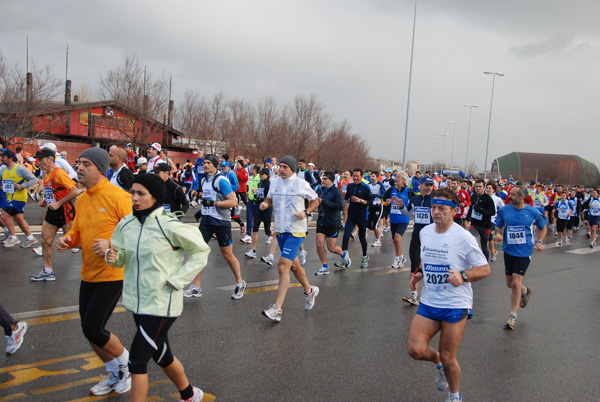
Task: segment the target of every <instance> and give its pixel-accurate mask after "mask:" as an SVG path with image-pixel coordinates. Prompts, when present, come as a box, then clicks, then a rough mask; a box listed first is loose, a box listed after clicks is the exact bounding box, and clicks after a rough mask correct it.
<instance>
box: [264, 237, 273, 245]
mask: <svg viewBox="0 0 600 402" xmlns="http://www.w3.org/2000/svg"><path fill="white" fill-rule="evenodd" d="M272 237H273V236H267V241H266V242H265V243H267V244H271V238H272Z"/></svg>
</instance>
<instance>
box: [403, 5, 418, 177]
mask: <svg viewBox="0 0 600 402" xmlns="http://www.w3.org/2000/svg"><path fill="white" fill-rule="evenodd" d="M417 1H418V0H415V15H414V17H413V32H412V45H411V47H410V69H409V73H408V99H407V101H406V122H405V123H404V151H402V170H403V171H406V144H407V141H408V111H409V110H410V87H411V83H412V65H413V54H414V50H415V27H416V25H417Z"/></svg>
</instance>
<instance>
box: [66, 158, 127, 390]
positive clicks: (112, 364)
mask: <svg viewBox="0 0 600 402" xmlns="http://www.w3.org/2000/svg"><path fill="white" fill-rule="evenodd" d="M79 161H80V164H79V169H78V170H77V178H78V179H79V183H80V184H81V185H82V186H83V187H84V188H85V189H86V191H84V192H83V193H82V194H81V195H80V196H79V197H78V198H77V201H76V202H75V210H76V211H77V215H76V216H75V219H74V220H73V226H72V227H71V230H69V231H68V232H67V234H65V236H64V237H59V238H58V239H56V245H55V247H56V249H57V250H58V251H60V252H63V251H65V250H67V249H69V248H74V247H80V248H81V252H82V256H81V258H82V266H81V284H80V287H79V315H80V316H81V327H82V329H83V334H84V335H85V337H86V338H87V340H88V341H89V342H90V345H91V346H92V349H93V350H94V352H96V354H97V355H98V357H99V358H100V359H101V360H102V361H103V362H104V366H105V368H106V371H108V373H109V376H108V377H105V378H103V379H102V381H100V382H99V383H98V384H96V385H94V386H93V387H92V388H91V389H90V393H91V394H92V395H106V394H109V393H111V392H112V391H115V392H116V393H118V394H122V393H125V392H127V391H129V389H130V388H131V377H130V375H129V369H128V367H127V363H128V360H129V352H128V351H127V349H125V348H124V347H123V345H122V344H121V341H120V340H119V338H117V336H116V335H115V334H113V333H111V332H109V331H107V330H106V323H107V322H108V319H109V318H110V316H111V314H112V312H113V310H114V309H115V306H116V305H117V302H118V301H119V299H120V298H121V293H122V290H123V270H122V269H115V268H113V267H109V266H108V264H107V263H106V261H105V260H104V251H103V250H102V249H101V248H100V247H98V246H97V244H96V243H97V240H98V239H105V240H106V243H108V240H109V239H110V238H111V236H112V232H113V231H114V229H115V227H116V226H117V224H118V223H119V221H120V220H121V219H122V218H124V217H125V216H127V215H129V214H130V213H131V210H132V206H131V198H130V195H129V193H127V192H126V191H124V190H123V189H121V188H119V187H117V186H113V185H112V184H110V183H109V182H108V180H107V179H106V173H107V171H108V164H109V156H108V152H106V151H105V150H104V149H101V148H89V149H86V150H85V151H83V152H82V153H81V155H79ZM80 245H81V246H80Z"/></svg>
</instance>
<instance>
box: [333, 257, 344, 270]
mask: <svg viewBox="0 0 600 402" xmlns="http://www.w3.org/2000/svg"><path fill="white" fill-rule="evenodd" d="M333 265H335V266H336V267H338V268H347V267H346V263H344V259H343V258H340V260H339V261H338V262H335V263H333Z"/></svg>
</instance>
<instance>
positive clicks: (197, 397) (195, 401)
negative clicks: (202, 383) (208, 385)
mask: <svg viewBox="0 0 600 402" xmlns="http://www.w3.org/2000/svg"><path fill="white" fill-rule="evenodd" d="M192 389H193V390H194V394H193V395H192V397H191V398H189V399H180V400H179V402H200V401H202V398H204V392H202V390H201V389H200V388H198V387H192Z"/></svg>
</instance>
